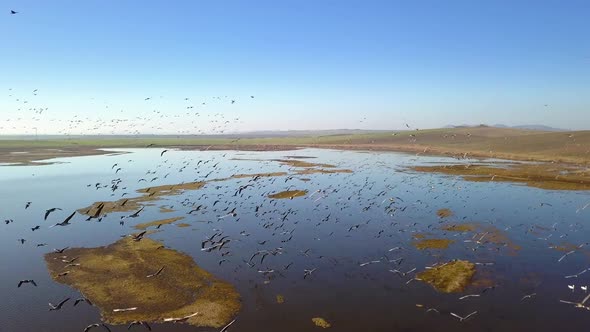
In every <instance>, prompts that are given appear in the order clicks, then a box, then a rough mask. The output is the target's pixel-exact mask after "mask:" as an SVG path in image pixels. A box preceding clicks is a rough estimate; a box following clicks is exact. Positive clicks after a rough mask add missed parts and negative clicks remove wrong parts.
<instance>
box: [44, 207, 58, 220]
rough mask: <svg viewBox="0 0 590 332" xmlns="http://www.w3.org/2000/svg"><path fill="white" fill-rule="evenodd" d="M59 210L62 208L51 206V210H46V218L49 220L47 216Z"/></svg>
mask: <svg viewBox="0 0 590 332" xmlns="http://www.w3.org/2000/svg"><path fill="white" fill-rule="evenodd" d="M57 210H60V211H61V209H60V208H51V209H49V210H46V211H45V220H47V217H49V215H50V214H51V213H53V212H55V211H57Z"/></svg>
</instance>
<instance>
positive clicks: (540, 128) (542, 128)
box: [444, 123, 568, 131]
mask: <svg viewBox="0 0 590 332" xmlns="http://www.w3.org/2000/svg"><path fill="white" fill-rule="evenodd" d="M475 127H494V128H512V129H523V130H538V131H568V129H561V128H554V127H549V126H545V125H536V124H528V125H518V126H507V125H505V124H500V123H498V124H495V125H491V126H490V125H486V124H479V125H467V124H462V125H458V126H454V125H448V126H445V127H444V128H475Z"/></svg>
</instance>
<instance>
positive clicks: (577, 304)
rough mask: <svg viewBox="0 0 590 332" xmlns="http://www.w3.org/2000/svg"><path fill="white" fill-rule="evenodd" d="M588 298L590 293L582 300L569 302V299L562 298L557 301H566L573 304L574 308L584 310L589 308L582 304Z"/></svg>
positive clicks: (589, 308)
mask: <svg viewBox="0 0 590 332" xmlns="http://www.w3.org/2000/svg"><path fill="white" fill-rule="evenodd" d="M588 299H590V294H588V295H587V296H586V297H585V298H584V299H583V300H582V302H579V303H578V302H571V301H564V300H559V302H561V303H567V304H573V305H574V306H575V307H576V308H581V309H586V310H590V307H587V306H585V305H584V303H586V301H588Z"/></svg>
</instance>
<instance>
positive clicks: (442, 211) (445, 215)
mask: <svg viewBox="0 0 590 332" xmlns="http://www.w3.org/2000/svg"><path fill="white" fill-rule="evenodd" d="M436 215H437V216H439V217H440V218H448V217H450V216H452V215H453V211H451V210H449V209H440V210H438V211H436Z"/></svg>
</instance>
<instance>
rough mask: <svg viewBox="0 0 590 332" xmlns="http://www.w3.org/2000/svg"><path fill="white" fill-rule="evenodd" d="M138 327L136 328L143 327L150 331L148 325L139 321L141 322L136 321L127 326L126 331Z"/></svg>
mask: <svg viewBox="0 0 590 332" xmlns="http://www.w3.org/2000/svg"><path fill="white" fill-rule="evenodd" d="M135 325H138V326H143V327H145V328H146V329H148V330H149V331H151V330H152V328H151V327H150V326H149V325H148V323H146V322H144V321H141V320H136V321H134V322H131V324H129V326H127V329H128V330H130V329H131V328H132V327H133V326H135Z"/></svg>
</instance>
